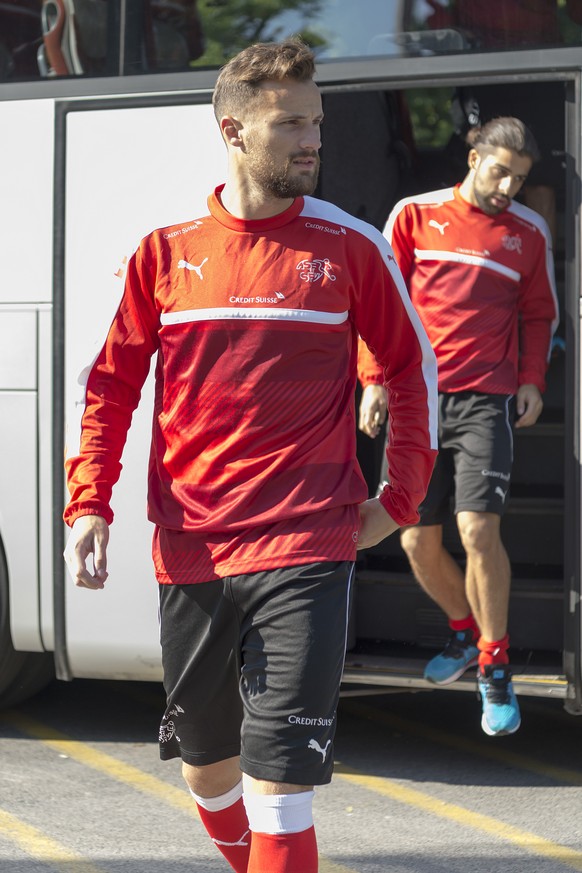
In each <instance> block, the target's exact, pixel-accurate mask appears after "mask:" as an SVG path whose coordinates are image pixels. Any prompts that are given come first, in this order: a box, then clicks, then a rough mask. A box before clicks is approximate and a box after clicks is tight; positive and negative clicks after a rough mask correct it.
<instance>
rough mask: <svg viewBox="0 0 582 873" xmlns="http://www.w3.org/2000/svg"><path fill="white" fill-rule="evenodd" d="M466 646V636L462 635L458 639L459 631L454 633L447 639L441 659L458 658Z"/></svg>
mask: <svg viewBox="0 0 582 873" xmlns="http://www.w3.org/2000/svg"><path fill="white" fill-rule="evenodd" d="M467 645H468V643H467V639H466V636H465V635H464V634H463V636H461V637H459V631H456V632H455V633H453V634H451V636H450V637H449V640H448V642H447V644H446V645H445V647H444V649H443V657H445V658H460V657H461V655H462V654H463V652H464V651H465V649H466V648H467Z"/></svg>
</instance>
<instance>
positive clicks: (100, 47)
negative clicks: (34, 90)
mask: <svg viewBox="0 0 582 873" xmlns="http://www.w3.org/2000/svg"><path fill="white" fill-rule="evenodd" d="M0 34H2V36H1V37H0V81H16V80H23V79H30V78H39V77H42V78H48V77H53V76H104V75H105V76H117V75H136V74H139V73H152V72H169V71H173V70H189V69H193V68H216V67H220V66H221V65H222V64H224V63H225V62H226V61H227V60H229V58H231V57H232V56H233V55H235V54H236V53H237V52H239V51H240V50H241V49H243V48H244V47H245V46H247V45H250V44H251V43H254V42H258V41H271V40H280V39H283V38H285V37H288V36H292V35H294V34H298V35H300V36H302V37H303V39H304V40H305V41H306V42H307V43H308V44H309V45H310V46H312V47H313V49H314V51H315V53H316V55H317V59H318V62H325V61H332V60H338V59H345V58H355V57H360V58H363V57H403V58H405V57H414V56H430V55H445V54H458V53H463V52H469V51H471V52H474V51H479V52H490V51H510V50H515V49H532V48H539V47H544V48H547V47H552V46H554V47H555V46H567V45H581V44H582V0H535V2H534V0H532V2H531V3H524V2H523V0H497V2H496V3H483V2H482V0H393V2H390V3H388V2H386V0H361V2H359V3H356V2H354V0H270V2H262V3H261V2H256V3H253V4H249V3H248V2H244V0H125V2H124V3H123V4H120V3H117V2H112V0H22V2H21V3H19V4H16V3H8V2H3V0H0Z"/></svg>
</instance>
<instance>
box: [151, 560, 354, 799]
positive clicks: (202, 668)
mask: <svg viewBox="0 0 582 873" xmlns="http://www.w3.org/2000/svg"><path fill="white" fill-rule="evenodd" d="M352 575H353V563H352V562H350V561H341V562H335V563H315V564H306V565H303V566H299V567H287V568H283V569H279V570H268V571H265V572H261V573H253V574H249V575H241V576H234V577H229V578H227V579H221V580H216V581H212V582H203V583H197V584H193V585H160V589H159V590H160V633H161V643H162V662H163V668H164V687H165V690H166V696H167V708H166V712H165V713H164V717H163V719H162V723H161V726H160V757H161V758H162V759H163V760H167V759H170V758H177V757H181V758H182V760H183V761H185V762H186V763H188V764H192V765H195V766H199V765H205V764H212V763H215V762H217V761H222V760H225V759H226V758H231V757H233V756H235V755H238V754H240V755H241V769H242V771H243V772H244V773H247V774H248V775H249V776H252V777H254V778H255V779H265V780H268V781H271V782H289V783H292V784H296V785H323V784H325V783H326V782H330V781H331V774H332V770H333V753H332V750H333V739H334V735H335V728H336V709H337V703H338V698H339V688H340V682H341V677H342V672H343V666H344V657H345V650H346V637H347V626H348V615H349V599H350V596H351V581H352Z"/></svg>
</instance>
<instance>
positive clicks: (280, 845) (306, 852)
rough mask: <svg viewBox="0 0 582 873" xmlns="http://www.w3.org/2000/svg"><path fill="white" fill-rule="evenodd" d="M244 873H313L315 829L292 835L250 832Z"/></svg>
mask: <svg viewBox="0 0 582 873" xmlns="http://www.w3.org/2000/svg"><path fill="white" fill-rule="evenodd" d="M248 873H317V840H316V838H315V828H314V827H310V828H309V829H308V830H306V831H299V833H296V834H261V833H259V832H257V831H253V837H252V841H251V855H250V858H249V866H248Z"/></svg>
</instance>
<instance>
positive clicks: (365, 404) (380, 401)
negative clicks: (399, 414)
mask: <svg viewBox="0 0 582 873" xmlns="http://www.w3.org/2000/svg"><path fill="white" fill-rule="evenodd" d="M385 419H386V389H385V388H384V386H383V385H366V387H365V388H364V390H363V392H362V399H361V401H360V415H359V422H358V427H359V428H360V430H361V431H362V432H363V433H365V434H366V435H367V436H369V437H371V438H372V439H374V438H375V437H377V436H378V434H379V433H380V428H381V427H382V425H383V424H384V421H385Z"/></svg>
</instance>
